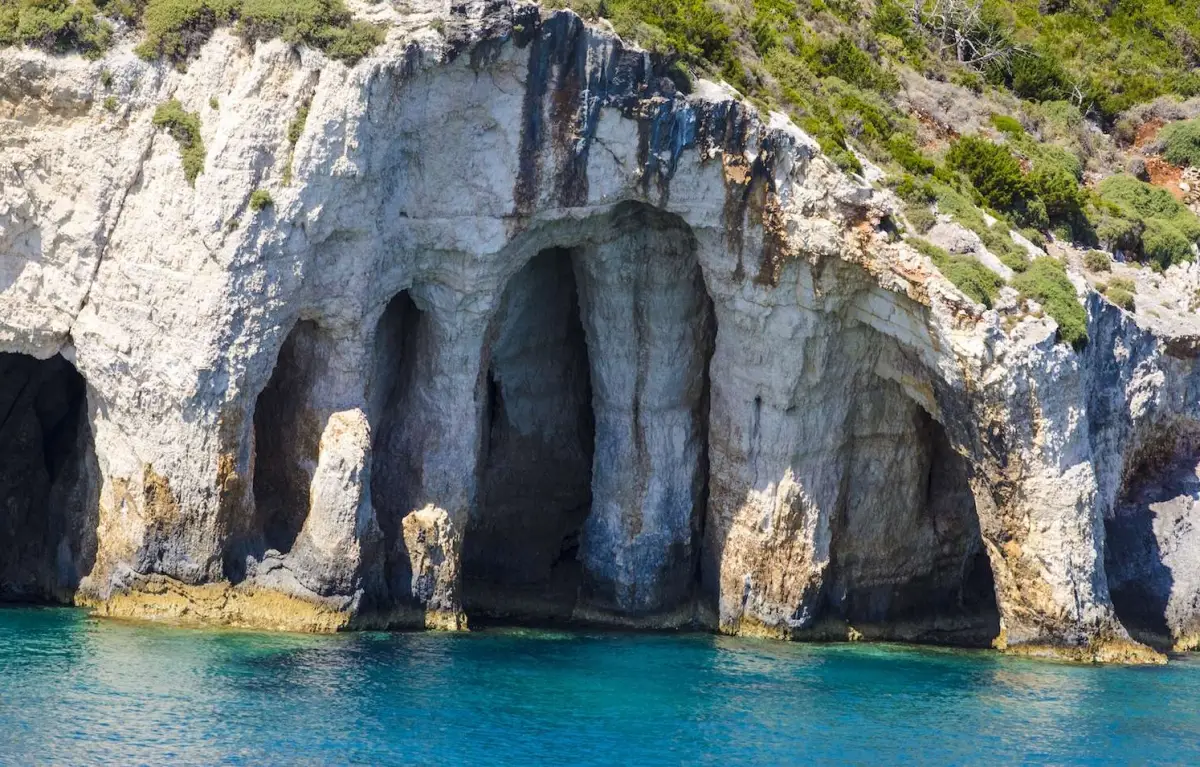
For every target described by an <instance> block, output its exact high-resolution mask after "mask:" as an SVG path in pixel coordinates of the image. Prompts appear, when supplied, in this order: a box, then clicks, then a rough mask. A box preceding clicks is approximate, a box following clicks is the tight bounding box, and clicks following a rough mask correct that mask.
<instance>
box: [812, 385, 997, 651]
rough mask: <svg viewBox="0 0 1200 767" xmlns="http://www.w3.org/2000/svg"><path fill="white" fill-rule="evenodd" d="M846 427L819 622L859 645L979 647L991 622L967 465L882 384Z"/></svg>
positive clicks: (988, 578) (987, 568)
mask: <svg viewBox="0 0 1200 767" xmlns="http://www.w3.org/2000/svg"><path fill="white" fill-rule="evenodd" d="M852 421H853V423H852V435H853V443H852V444H853V447H852V448H851V453H850V461H851V466H850V471H849V472H848V475H849V477H850V480H849V487H848V488H847V494H846V498H845V504H844V508H843V509H842V510H841V512H840V513H839V514H838V515H837V516H836V518H835V523H834V525H835V529H834V531H833V544H832V547H831V549H832V550H831V562H830V568H831V573H832V577H831V579H830V581H829V584H828V587H827V591H826V600H825V615H826V617H832V618H835V619H836V620H839V621H845V622H846V623H848V624H849V625H851V626H853V627H855V628H856V629H858V630H860V631H862V632H863V633H864V635H867V636H868V638H879V639H895V640H901V641H912V642H927V643H948V644H956V645H977V646H988V645H989V644H990V643H991V641H992V640H993V639H994V638H995V637H996V636H997V634H998V633H999V630H1000V615H999V609H998V607H997V605H996V596H995V588H994V583H993V578H992V570H991V565H990V562H989V560H988V555H987V550H986V548H985V547H984V545H983V540H982V537H981V534H980V530H979V520H978V516H977V513H976V509H975V500H974V494H973V493H972V491H971V487H970V485H969V482H968V478H969V470H968V467H967V463H966V460H965V459H964V458H963V457H962V456H960V455H959V454H958V453H957V452H956V451H955V450H954V449H953V448H952V447H951V445H950V441H949V439H948V437H947V435H946V432H945V429H944V427H943V426H942V425H941V424H940V423H938V422H937V421H936V420H934V419H933V418H932V417H930V416H929V414H928V413H927V412H926V411H925V410H924V409H923V408H921V407H920V406H919V405H917V404H916V403H915V402H913V401H912V400H911V399H909V398H908V397H907V396H906V395H905V394H904V393H903V392H902V390H901V389H900V387H899V386H898V385H897V384H895V383H892V382H890V381H880V382H878V385H877V386H876V387H875V391H873V392H872V393H871V395H870V396H869V397H866V398H864V400H863V401H862V402H860V403H859V404H858V406H857V407H856V409H855V413H854V414H853V416H852Z"/></svg>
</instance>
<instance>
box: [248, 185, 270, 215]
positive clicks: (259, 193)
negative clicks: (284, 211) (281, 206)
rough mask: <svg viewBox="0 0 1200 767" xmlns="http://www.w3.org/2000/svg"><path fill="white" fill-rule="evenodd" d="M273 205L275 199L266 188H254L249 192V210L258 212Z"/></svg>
mask: <svg viewBox="0 0 1200 767" xmlns="http://www.w3.org/2000/svg"><path fill="white" fill-rule="evenodd" d="M274 205H275V200H274V199H273V198H272V197H271V193H270V192H268V191H267V190H266V189H255V190H254V191H253V192H251V193H250V210H252V211H254V212H255V213H259V212H261V211H263V210H266V209H267V208H270V207H272V206H274Z"/></svg>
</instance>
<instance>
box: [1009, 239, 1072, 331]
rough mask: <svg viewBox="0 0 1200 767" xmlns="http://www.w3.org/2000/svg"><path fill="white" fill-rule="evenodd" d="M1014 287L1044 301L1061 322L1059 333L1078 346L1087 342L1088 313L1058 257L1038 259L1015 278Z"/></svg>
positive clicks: (1034, 298)
mask: <svg viewBox="0 0 1200 767" xmlns="http://www.w3.org/2000/svg"><path fill="white" fill-rule="evenodd" d="M1013 287H1015V288H1016V289H1017V290H1019V291H1020V292H1021V295H1023V296H1025V297H1026V298H1031V299H1033V300H1035V301H1037V302H1038V303H1039V304H1041V305H1042V306H1043V307H1044V308H1045V309H1046V313H1047V314H1049V315H1050V316H1051V317H1053V318H1054V321H1055V322H1057V323H1058V334H1059V337H1060V338H1062V340H1063V341H1066V342H1067V343H1069V344H1071V346H1074V347H1075V348H1076V349H1080V348H1082V347H1083V346H1084V345H1086V344H1087V340H1088V335H1087V313H1086V312H1085V311H1084V309H1083V306H1082V305H1081V304H1080V303H1079V299H1078V298H1077V297H1076V294H1075V286H1074V285H1072V284H1071V280H1070V279H1068V278H1067V272H1066V269H1065V268H1064V267H1063V265H1062V264H1061V263H1059V262H1058V260H1057V259H1054V258H1050V257H1048V256H1047V257H1043V258H1035V259H1034V260H1033V263H1031V264H1030V265H1029V268H1028V269H1027V270H1026V271H1025V272H1024V273H1023V274H1019V275H1017V276H1016V277H1015V278H1014V279H1013Z"/></svg>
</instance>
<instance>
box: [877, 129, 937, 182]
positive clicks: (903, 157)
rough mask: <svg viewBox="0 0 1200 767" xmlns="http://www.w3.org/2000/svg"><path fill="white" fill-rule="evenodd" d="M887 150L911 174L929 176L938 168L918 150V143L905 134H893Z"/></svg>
mask: <svg viewBox="0 0 1200 767" xmlns="http://www.w3.org/2000/svg"><path fill="white" fill-rule="evenodd" d="M887 149H888V152H889V154H891V156H892V159H894V160H895V161H896V162H897V163H899V164H900V167H901V168H904V169H905V170H906V171H908V172H909V173H915V174H917V175H918V176H927V175H929V174H930V173H933V171H934V170H935V169H936V168H937V163H935V162H934V161H933V160H931V159H929V158H928V157H926V156H925V155H924V154H922V153H921V150H920V149H918V148H917V142H916V141H914V140H913V138H912V136H908V135H906V134H903V133H896V134H893V135H892V137H891V138H889V139H888V141H887Z"/></svg>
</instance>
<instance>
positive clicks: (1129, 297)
mask: <svg viewBox="0 0 1200 767" xmlns="http://www.w3.org/2000/svg"><path fill="white" fill-rule="evenodd" d="M1104 297H1105V298H1107V299H1108V300H1109V301H1110V302H1112V303H1114V304H1116V305H1117V306H1119V307H1121V308H1122V309H1124V310H1125V311H1127V312H1132V311H1133V310H1134V308H1135V307H1136V305H1137V300H1136V299H1135V298H1134V296H1133V294H1132V293H1130V292H1129V291H1128V290H1122V289H1121V288H1116V287H1113V286H1111V285H1110V286H1109V288H1108V292H1107V293H1106V294H1105V295H1104Z"/></svg>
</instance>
